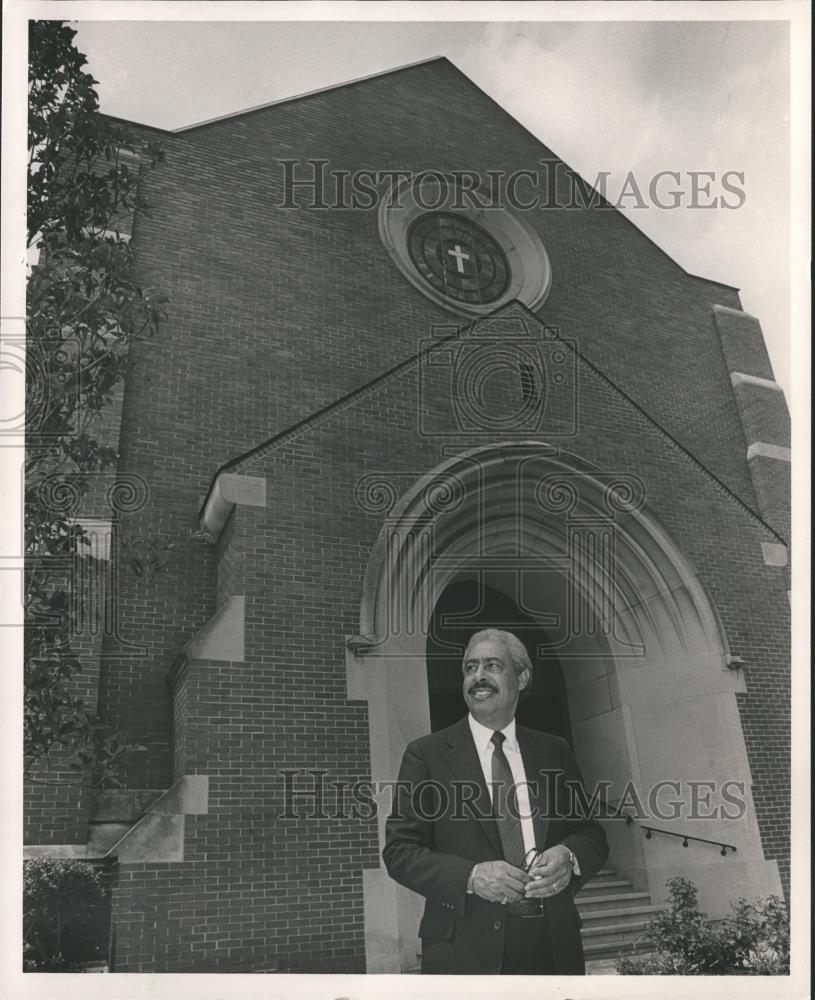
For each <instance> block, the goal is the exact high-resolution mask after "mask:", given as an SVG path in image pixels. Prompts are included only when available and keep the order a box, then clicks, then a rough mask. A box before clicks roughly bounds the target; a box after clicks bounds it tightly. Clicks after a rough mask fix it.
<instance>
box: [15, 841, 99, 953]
mask: <svg viewBox="0 0 815 1000" xmlns="http://www.w3.org/2000/svg"><path fill="white" fill-rule="evenodd" d="M104 901H105V889H104V886H103V884H102V880H101V876H100V874H99V873H98V872H97V871H96V870H95V869H94V867H93V866H92V865H89V864H88V863H87V862H85V861H73V860H55V859H52V858H34V859H32V860H30V861H26V862H24V866H23V971H24V972H77V971H80V969H81V968H82V967H83V965H84V964H85V963H86V962H88V961H89V960H92V959H94V958H98V957H99V950H100V947H103V943H100V942H97V941H94V940H93V928H96V927H98V925H99V914H100V909H101V908H102V907H103V905H104Z"/></svg>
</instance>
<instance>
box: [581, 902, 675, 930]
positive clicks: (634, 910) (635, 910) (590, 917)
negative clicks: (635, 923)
mask: <svg viewBox="0 0 815 1000" xmlns="http://www.w3.org/2000/svg"><path fill="white" fill-rule="evenodd" d="M662 910H664V907H663V906H647V905H646V906H640V905H636V906H621V907H620V908H619V909H616V910H583V909H581V910H580V919H581V920H582V921H583V926H584V927H592V926H594V925H595V924H606V923H608V922H609V921H610V920H617V919H620V920H625V919H628V918H632V919H633V918H635V917H641V918H643V917H644V918H647V919H648V920H652V919H653V918H654V917H655V916H656V914H657V913H661V912H662Z"/></svg>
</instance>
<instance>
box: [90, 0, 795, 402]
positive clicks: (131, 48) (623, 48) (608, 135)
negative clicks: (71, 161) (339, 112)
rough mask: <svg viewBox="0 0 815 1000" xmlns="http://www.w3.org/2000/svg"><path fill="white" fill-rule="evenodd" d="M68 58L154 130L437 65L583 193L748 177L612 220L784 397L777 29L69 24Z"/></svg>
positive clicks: (110, 107)
mask: <svg viewBox="0 0 815 1000" xmlns="http://www.w3.org/2000/svg"><path fill="white" fill-rule="evenodd" d="M159 6H160V5H159ZM306 6H307V5H303V9H305V7H306ZM736 6H738V5H736ZM527 8H534V9H535V10H536V11H537V12H539V16H545V15H546V8H545V7H541V6H540V5H537V4H531V5H527ZM77 45H78V47H79V48H80V50H81V51H83V52H85V54H86V55H87V56H88V63H89V69H90V70H91V72H92V73H93V74H94V76H95V77H96V78H97V79H98V80H99V87H98V90H99V94H100V99H101V105H102V109H103V110H104V111H106V112H108V113H110V114H113V115H117V116H121V117H123V118H128V119H132V120H135V121H140V122H144V123H147V124H151V125H157V126H161V127H164V128H170V129H172V128H178V127H182V126H185V125H190V124H193V123H195V122H199V121H204V120H207V119H209V118H213V117H218V116H220V115H225V114H230V113H233V112H236V111H240V110H242V109H245V108H248V107H253V106H256V105H259V104H264V103H267V102H270V101H274V100H278V99H281V98H285V97H290V96H293V95H296V94H300V93H303V92H306V91H310V90H314V89H317V88H320V87H325V86H330V85H332V84H336V83H340V82H343V81H346V80H352V79H356V78H358V77H361V76H366V75H368V74H371V73H376V72H380V71H383V70H387V69H391V68H393V67H396V66H400V65H404V64H407V63H412V62H415V61H418V60H421V59H426V58H430V57H432V56H437V55H444V56H447V57H448V58H449V59H451V60H452V61H453V62H454V63H455V64H456V65H457V66H458V67H459V68H460V69H461V70H463V71H464V72H465V73H466V74H467V75H468V76H469V77H471V79H473V80H474V81H475V83H477V84H478V85H479V86H480V87H481V88H482V89H483V90H485V91H486V92H487V93H488V94H490V96H492V97H493V98H495V100H497V101H498V102H499V103H500V104H501V105H502V106H503V107H504V108H506V109H507V110H508V111H509V112H510V113H511V114H512V115H513V116H514V117H515V118H517V119H518V120H519V121H520V122H521V123H522V124H524V125H525V126H526V127H527V128H529V129H530V131H532V132H533V133H534V134H535V135H536V136H537V137H538V138H539V139H540V140H541V141H542V142H544V143H545V144H546V145H547V146H548V147H549V148H550V149H552V150H553V152H555V153H556V154H557V155H558V156H560V157H561V158H562V159H564V160H565V161H566V162H567V163H568V164H569V165H570V166H571V167H573V168H574V169H576V170H577V171H578V172H579V173H580V174H581V175H582V176H583V177H584V178H585V179H587V180H589V181H593V180H594V179H595V178H596V177H597V175H598V173H599V172H601V171H608V172H609V174H610V177H609V181H608V191H609V193H610V194H612V195H613V196H614V198H617V197H618V196H619V194H620V193H622V190H623V185H624V182H625V179H626V177H627V175H628V174H629V173H630V172H631V173H633V175H634V177H635V178H636V181H637V184H638V186H639V187H640V188H643V187H644V188H645V189H646V190H647V185H648V183H649V180H650V179H651V178H652V177H653V175H654V174H655V173H657V172H658V171H660V170H674V171H676V170H678V171H680V172H681V174H682V183H681V186H682V187H683V188H684V191H685V195H686V197H689V192H690V188H689V185H690V180H689V178H688V174H687V172H688V171H715V172H716V174H717V177H720V176H721V175H722V174H724V173H726V172H728V171H736V172H739V173H743V174H744V182H743V185H742V184H741V182H740V181H738V180H735V181H734V183H736V184H738V185H739V186H740V187H743V190H744V194H745V198H744V204H743V205H742V206H741V207H739V208H737V209H723V208H716V209H701V208H696V209H692V208H687V207H680V208H679V209H673V210H672V209H666V208H663V209H660V208H659V207H657V206H655V205H654V204H653V203H652V202H651V199H650V198H648V197H647V196H646V197H645V198H644V200H645V201H646V202H647V206H646V207H636V201H637V199H636V198H635V197H631V198H628V199H626V200H625V202H624V205H623V210H624V211H625V213H626V215H628V217H629V218H631V219H632V221H634V223H635V224H636V225H637V226H639V227H640V228H641V229H642V230H643V231H644V232H645V233H646V234H647V235H648V236H650V237H651V238H652V239H654V240H655V241H656V242H657V244H658V245H659V246H661V247H662V248H663V249H664V250H666V251H667V252H668V253H669V254H670V255H671V256H672V257H673V258H674V259H675V260H676V261H677V262H678V263H679V264H681V265H682V266H683V267H684V268H685V269H686V270H688V271H690V272H691V273H693V274H698V275H702V276H704V277H709V278H713V279H714V280H717V281H721V282H724V283H725V284H730V285H735V286H737V287H738V288H740V289H741V296H742V304H743V307H744V308H745V310H747V311H748V312H752V313H754V314H755V315H757V316H758V317H759V319H760V320H761V323H762V327H763V329H764V334H765V338H766V340H767V343H768V348H769V351H770V355H771V360H772V362H773V367H774V369H775V372H776V378H777V379H778V381H779V382H780V383H781V384H782V386H784V388H785V389H787V390H788V389H789V384H790V360H789V327H790V312H789V284H788V272H789V208H790V198H789V184H788V177H789V170H790V159H789V157H790V152H789V125H790V118H789V114H790V108H789V86H790V82H789V32H788V25H787V24H786V23H785V22H782V21H775V22H773V21H730V22H724V21H720V22H709V21H708V22H664V21H662V22H659V21H657V22H655V21H650V22H649V21H646V22H634V21H627V22H625V21H623V22H582V21H572V22H562V21H561V22H548V23H547V22H541V21H531V22H530V21H525V22H463V21H454V22H440V21H419V22H404V21H403V22H367V23H366V22H341V21H307V22H281V21H266V22H257V21H254V22H248V23H247V22H243V23H241V22H226V21H210V22H194V21H176V22H173V21H141V22H140V21H133V20H124V21H115V22H111V21H107V22H103V21H81V22H79V25H78V35H77ZM715 184H716V185H717V184H718V181H717V182H715ZM719 190H720V189H719V188H718V187H716V186H715V185H714V193H716V191H719ZM663 201H664V202H666V203H668V199H666V198H664V197H663ZM554 280H557V275H555V276H554Z"/></svg>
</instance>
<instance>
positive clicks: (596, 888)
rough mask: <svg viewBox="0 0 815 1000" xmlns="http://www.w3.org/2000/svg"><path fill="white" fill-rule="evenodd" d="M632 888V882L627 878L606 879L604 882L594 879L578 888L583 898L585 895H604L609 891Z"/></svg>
mask: <svg viewBox="0 0 815 1000" xmlns="http://www.w3.org/2000/svg"><path fill="white" fill-rule="evenodd" d="M629 889H630V890H633V889H634V883H633V882H632V881H631V879H627V878H614V879H607V880H606V881H604V882H595V881H594V879H592V880H591V882H589V883H588V885H584V886H583V888H582V889H581V890H580V896H581V898H582V899H585V898H586V897H587V896H605V895H608V893H610V892H626V891H628V890H629Z"/></svg>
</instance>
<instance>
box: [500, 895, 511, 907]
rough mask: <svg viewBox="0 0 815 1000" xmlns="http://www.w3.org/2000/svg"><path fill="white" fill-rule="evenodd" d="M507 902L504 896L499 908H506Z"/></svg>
mask: <svg viewBox="0 0 815 1000" xmlns="http://www.w3.org/2000/svg"><path fill="white" fill-rule="evenodd" d="M508 902H509V899H508V898H507V897H506V896H504V898H503V899H502V900H501V906H506V905H507V903H508Z"/></svg>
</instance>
